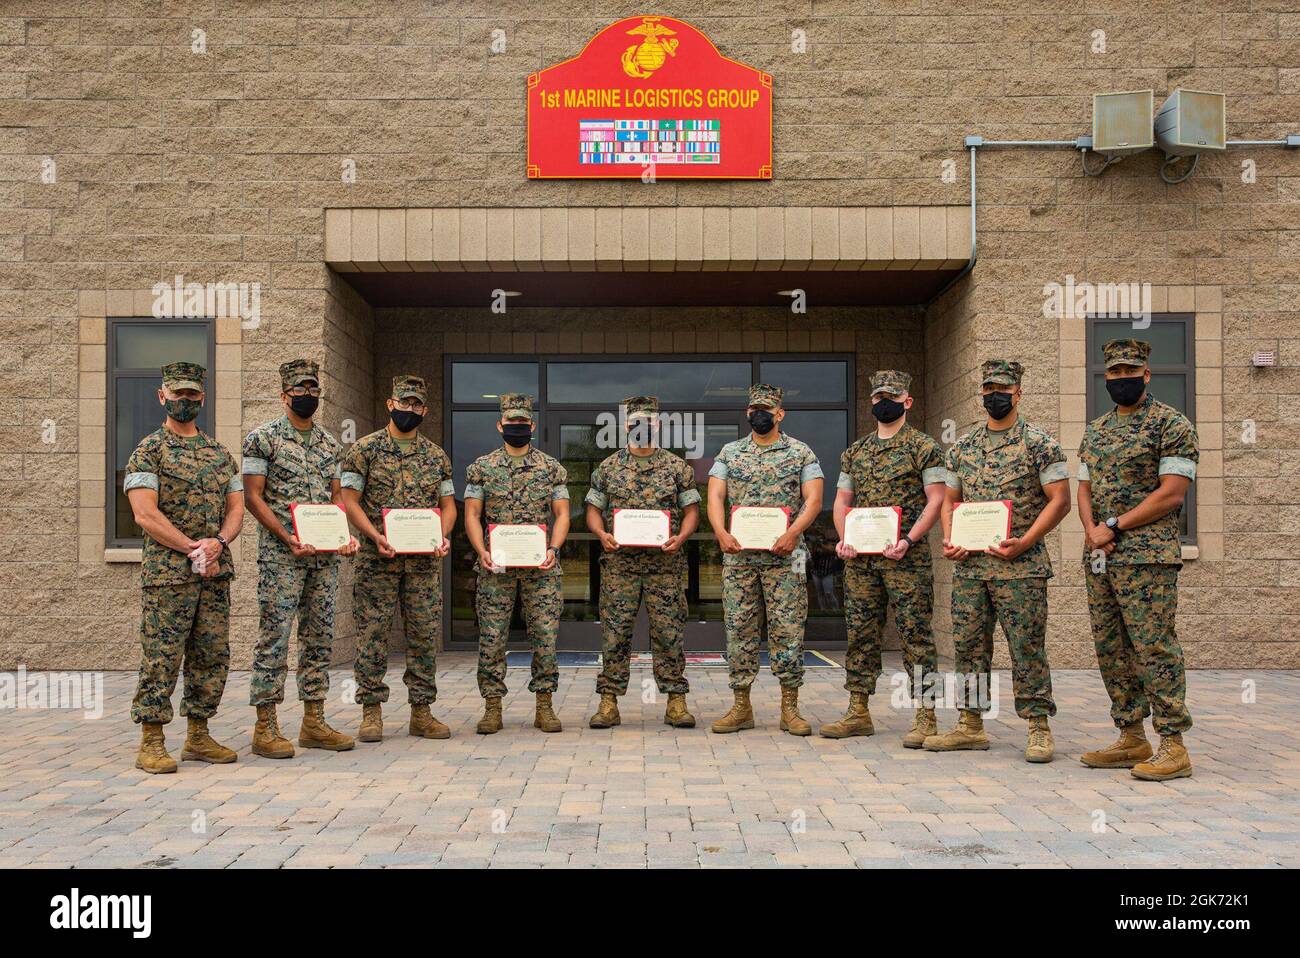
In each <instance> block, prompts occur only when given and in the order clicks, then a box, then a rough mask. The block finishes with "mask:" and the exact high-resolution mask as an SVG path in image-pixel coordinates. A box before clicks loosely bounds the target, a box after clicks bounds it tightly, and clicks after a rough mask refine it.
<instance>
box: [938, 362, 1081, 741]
mask: <svg viewBox="0 0 1300 958" xmlns="http://www.w3.org/2000/svg"><path fill="white" fill-rule="evenodd" d="M1023 374H1024V367H1023V366H1021V364H1020V363H1018V362H1012V361H1008V360H1003V359H994V360H989V361H987V362H985V363H984V365H983V368H982V380H981V384H982V386H994V387H1000V389H1001V390H1002V391H1005V389H1006V388H1007V387H1019V386H1020V381H1021V377H1022V375H1023ZM990 419H991V420H992V413H990ZM947 469H948V477H947V484H948V486H949V488H950V489H951V490H952V491H953V493H955V498H954V497H953V496H950V501H954V502H955V501H963V502H989V501H993V500H999V499H1007V500H1010V501H1011V537H1012V538H1014V539H1020V538H1023V537H1024V536H1025V534H1026V533H1027V532H1028V531H1029V529H1030V527H1031V526H1032V525H1033V524H1034V523H1035V522H1036V521H1037V519H1038V517H1039V515H1040V514H1041V513H1042V512H1043V510H1044V509H1045V508H1047V506H1048V503H1049V497H1048V494H1047V491H1046V490H1045V489H1044V487H1045V486H1048V485H1051V484H1052V483H1060V482H1068V480H1069V469H1068V467H1067V465H1066V461H1065V453H1064V452H1063V451H1062V450H1061V444H1060V443H1059V442H1058V441H1057V440H1056V439H1055V438H1053V437H1052V436H1051V435H1049V434H1048V433H1046V432H1044V431H1043V430H1041V429H1038V428H1036V427H1035V426H1033V425H1031V424H1030V423H1028V422H1026V421H1025V420H1024V419H1021V418H1019V417H1017V418H1016V420H1015V422H1014V423H1013V424H1012V425H1011V427H1010V428H1008V429H1003V430H993V429H990V428H989V426H988V424H987V423H985V424H982V425H980V426H978V427H976V428H975V429H973V430H972V431H971V432H970V433H968V434H967V435H965V436H963V437H962V438H961V439H960V440H958V441H957V443H956V444H955V445H954V446H953V447H952V448H951V449H949V450H948V457H947ZM1067 488H1068V487H1067ZM1058 521H1059V520H1058ZM1049 531H1050V530H1049ZM1051 576H1052V563H1051V560H1050V559H1049V558H1048V555H1047V546H1046V544H1045V543H1044V542H1043V541H1042V540H1041V539H1039V541H1037V542H1035V543H1034V544H1033V545H1032V546H1030V547H1029V548H1028V549H1027V550H1025V551H1024V552H1023V553H1022V554H1021V555H1019V556H1017V557H1016V558H1014V559H1010V560H1008V559H1003V558H1000V557H999V556H997V555H994V554H992V553H989V552H972V553H970V554H969V555H968V556H967V557H966V558H964V559H960V560H959V561H958V562H957V563H956V568H955V570H954V572H953V584H952V625H953V633H954V640H955V645H956V669H957V672H958V674H959V675H961V676H963V677H965V680H966V683H967V684H966V686H965V688H964V689H963V691H964V692H966V695H967V698H966V701H965V702H964V703H963V708H962V711H961V718H960V721H959V723H958V727H957V729H956V730H955V731H953V732H949V733H947V734H945V735H934V736H931V737H929V738H927V739H926V740H925V743H924V747H925V748H926V749H929V750H932V751H949V750H952V749H965V748H977V749H986V748H988V745H989V743H988V736H987V735H986V734H985V733H984V731H983V722H982V713H983V712H985V711H988V709H989V707H990V702H989V701H988V698H989V696H988V692H987V690H988V689H989V687H990V686H989V683H991V681H992V676H991V671H990V670H991V668H992V662H993V626H994V623H995V622H998V623H1001V625H1002V631H1003V633H1004V634H1005V635H1006V638H1007V646H1008V648H1009V650H1010V652H1011V663H1012V666H1011V677H1012V683H1013V685H1014V688H1015V699H1016V714H1017V715H1019V716H1020V717H1021V718H1024V719H1028V720H1029V721H1030V735H1029V747H1028V748H1027V749H1026V752H1025V757H1026V759H1027V760H1028V761H1031V762H1045V761H1050V760H1051V758H1052V755H1053V751H1054V747H1053V744H1052V740H1051V732H1050V730H1049V728H1048V725H1047V718H1048V717H1049V716H1051V715H1055V714H1056V703H1055V702H1054V701H1053V699H1052V674H1051V670H1050V668H1049V667H1048V664H1047V580H1048V579H1049V578H1051ZM971 698H977V699H978V700H979V701H978V708H971V707H969V703H970V699H971Z"/></svg>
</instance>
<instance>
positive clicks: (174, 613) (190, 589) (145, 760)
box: [122, 362, 243, 773]
mask: <svg viewBox="0 0 1300 958" xmlns="http://www.w3.org/2000/svg"><path fill="white" fill-rule="evenodd" d="M204 381H205V371H204V369H203V367H202V366H200V365H198V364H197V363H188V362H176V363H169V364H168V365H166V366H164V367H162V382H163V390H162V393H163V397H162V398H163V401H164V406H165V408H166V410H167V421H166V422H165V423H164V425H163V426H162V428H160V429H158V430H156V431H154V432H152V433H150V434H149V435H147V436H145V437H144V439H142V440H140V444H139V445H138V446H136V447H135V451H134V452H132V453H131V456H130V458H129V459H127V463H126V478H125V479H124V480H123V483H122V488H123V490H124V491H125V492H126V494H127V497H128V499H130V502H131V506H132V509H133V510H134V511H135V513H136V516H137V519H139V518H140V517H141V516H142V515H145V514H146V512H147V511H149V510H148V505H149V502H148V498H151V497H141V496H132V495H131V494H132V492H133V491H136V490H152V491H153V492H154V493H156V495H157V511H158V512H159V513H161V515H162V518H163V519H164V520H165V521H166V522H168V523H170V525H171V527H173V529H172V530H166V529H164V530H161V532H162V533H163V534H164V535H165V534H166V533H167V532H168V531H175V532H177V533H179V534H180V536H181V537H183V538H184V539H185V540H188V541H189V548H185V547H184V546H182V545H166V544H164V543H162V542H160V541H158V539H156V538H154V536H153V535H151V534H150V533H149V531H147V530H146V531H145V533H144V549H143V557H142V561H141V566H140V592H141V604H142V606H143V613H142V615H141V620H140V645H141V652H142V655H141V660H140V675H139V679H138V682H137V684H136V691H135V698H134V699H133V700H132V703H131V719H132V721H134V722H136V723H137V724H139V725H141V726H142V737H141V747H140V754H139V756H138V757H137V760H136V767H137V768H141V769H143V770H144V771H147V772H151V773H158V772H175V771H176V762H175V761H174V760H173V759H172V758H171V756H170V755H168V754H167V751H166V746H165V744H164V740H163V732H162V727H163V726H164V725H166V724H167V723H168V722H170V721H171V720H172V703H171V696H172V693H173V692H174V691H175V690H176V682H177V678H178V676H179V673H180V670H181V664H182V661H183V662H184V668H185V689H184V692H183V693H182V696H181V708H180V713H181V715H183V716H186V717H187V719H188V733H187V736H186V739H185V745H184V747H183V749H182V752H181V758H182V759H193V760H197V761H206V762H218V763H223V764H224V763H227V762H233V761H235V758H236V756H235V753H234V752H233V751H232V750H230V749H228V748H225V747H223V746H221V745H218V744H217V743H216V742H214V741H213V740H212V738H211V736H209V734H208V731H207V720H208V719H209V718H211V717H212V716H213V715H214V714H216V711H217V706H218V705H220V704H221V695H222V693H223V692H224V691H225V687H226V676H227V674H228V673H229V671H230V580H231V579H233V578H234V576H235V567H234V564H233V563H232V562H231V559H230V551H229V550H228V549H227V548H225V546H226V544H227V542H228V541H232V540H233V539H234V538H235V536H236V535H238V533H239V522H240V521H241V520H242V516H243V501H242V495H241V493H242V490H243V484H242V482H241V480H240V478H239V470H238V468H237V467H236V465H235V460H234V458H233V457H232V456H231V455H230V453H229V452H228V451H227V450H226V448H225V447H224V446H222V445H221V443H219V442H217V441H216V440H215V439H213V438H212V437H211V436H209V435H207V434H206V433H203V432H201V431H198V430H195V431H194V433H193V434H192V435H185V434H182V433H183V431H184V430H185V425H184V424H188V423H190V422H192V421H193V419H194V418H195V417H196V416H197V415H198V411H199V403H200V401H201V399H202V396H203V393H204ZM187 391H188V395H186V394H185V393H186V392H187ZM178 429H179V430H180V431H178ZM232 496H234V497H236V498H235V500H234V502H235V503H237V505H236V507H235V508H234V509H232V508H231V497H232ZM142 508H143V509H145V510H146V512H142ZM223 527H225V528H226V529H227V530H228V532H227V534H226V535H225V536H224V537H223V535H222V529H223ZM205 541H206V542H212V541H219V542H220V544H221V548H220V551H219V553H218V554H217V565H216V568H215V570H213V569H212V568H211V566H210V565H208V566H207V568H206V570H205V573H204V574H201V573H200V572H198V571H195V565H196V564H198V565H200V566H201V567H202V566H204V565H206V562H205V558H206V555H207V553H204V554H203V557H200V558H196V559H191V558H190V554H189V553H190V550H191V549H193V548H194V547H195V544H197V545H199V546H200V547H201V546H202V545H203V543H204V542H205Z"/></svg>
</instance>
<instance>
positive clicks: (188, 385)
mask: <svg viewBox="0 0 1300 958" xmlns="http://www.w3.org/2000/svg"><path fill="white" fill-rule="evenodd" d="M205 375H206V370H204V368H203V367H202V366H200V365H199V364H198V363H168V364H167V365H166V366H164V367H163V368H162V381H163V385H164V386H166V387H167V388H168V389H197V390H198V391H199V392H203V380H204V377H205Z"/></svg>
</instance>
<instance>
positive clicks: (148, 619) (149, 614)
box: [131, 579, 230, 724]
mask: <svg viewBox="0 0 1300 958" xmlns="http://www.w3.org/2000/svg"><path fill="white" fill-rule="evenodd" d="M140 593H141V599H142V606H143V611H142V614H141V616H140V648H141V656H140V676H139V679H138V681H137V683H136V689H135V698H134V699H133V700H132V702H131V720H132V721H134V722H137V723H139V722H161V723H163V724H166V723H168V722H170V721H171V720H172V693H173V692H175V691H176V681H177V679H178V678H179V675H180V671H181V665H182V662H183V663H184V667H185V689H184V692H183V693H182V695H181V715H182V716H189V717H193V718H201V719H206V718H211V717H212V716H213V715H215V714H216V711H217V706H218V705H220V704H221V695H222V693H223V692H224V691H225V689H226V676H227V675H228V674H229V673H230V580H229V579H198V580H196V581H194V582H183V583H180V584H178V585H153V586H144V587H143V588H142V589H141V590H140Z"/></svg>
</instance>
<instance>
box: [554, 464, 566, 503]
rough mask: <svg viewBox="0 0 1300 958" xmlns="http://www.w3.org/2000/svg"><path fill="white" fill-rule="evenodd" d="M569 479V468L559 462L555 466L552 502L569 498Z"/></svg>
mask: <svg viewBox="0 0 1300 958" xmlns="http://www.w3.org/2000/svg"><path fill="white" fill-rule="evenodd" d="M568 481H569V470H567V469H565V468H564V467H563V466H561V465H559V464H558V463H557V464H556V467H555V478H554V479H553V480H552V485H551V501H552V502H558V501H559V500H561V499H566V500H567V499H568V498H569V487H568V485H566V483H568Z"/></svg>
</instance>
